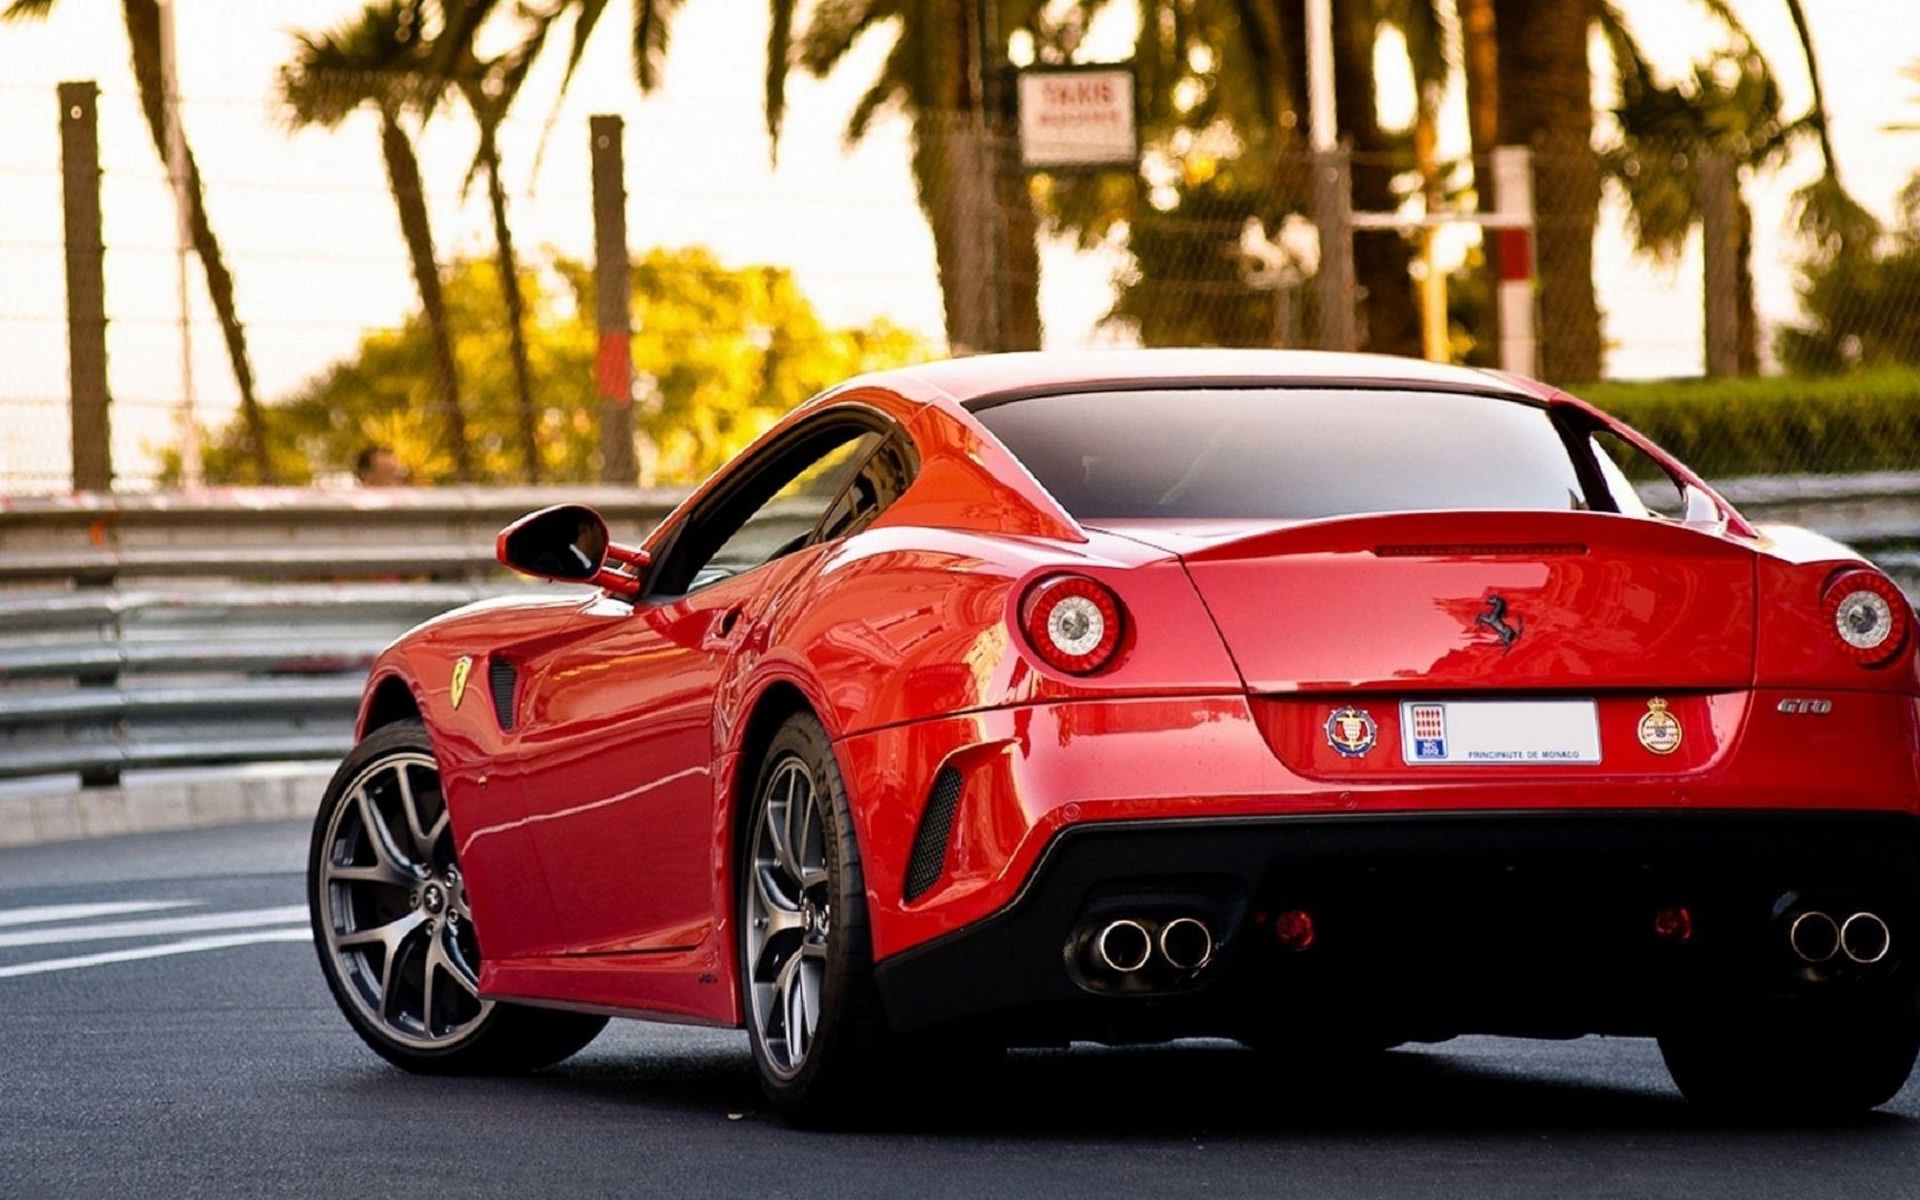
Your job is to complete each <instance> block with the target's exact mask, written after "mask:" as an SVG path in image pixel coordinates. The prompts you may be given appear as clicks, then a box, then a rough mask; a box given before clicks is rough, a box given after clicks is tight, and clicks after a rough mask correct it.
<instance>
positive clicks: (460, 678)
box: [447, 654, 473, 708]
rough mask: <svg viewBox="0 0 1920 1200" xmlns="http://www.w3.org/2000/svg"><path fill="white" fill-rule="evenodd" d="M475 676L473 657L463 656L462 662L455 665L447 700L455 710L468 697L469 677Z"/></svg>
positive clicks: (469, 655) (461, 657)
mask: <svg viewBox="0 0 1920 1200" xmlns="http://www.w3.org/2000/svg"><path fill="white" fill-rule="evenodd" d="M471 674H473V655H471V654H462V655H461V656H460V661H458V662H456V663H454V664H453V683H452V685H451V686H449V687H448V688H447V699H448V700H450V701H452V703H453V706H454V707H455V708H459V707H460V701H462V700H464V699H466V697H467V676H469V675H471Z"/></svg>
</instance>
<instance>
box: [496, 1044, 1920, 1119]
mask: <svg viewBox="0 0 1920 1200" xmlns="http://www.w3.org/2000/svg"><path fill="white" fill-rule="evenodd" d="M1503 1045H1517V1046H1519V1047H1521V1050H1520V1051H1519V1053H1518V1056H1517V1058H1513V1059H1509V1058H1506V1057H1503V1056H1502V1055H1501V1054H1500V1053H1498V1050H1499V1048H1500V1047H1499V1046H1495V1047H1494V1048H1493V1051H1492V1052H1488V1051H1487V1050H1486V1049H1485V1048H1483V1047H1475V1048H1472V1049H1471V1050H1470V1051H1469V1052H1465V1053H1463V1052H1459V1051H1456V1050H1452V1049H1450V1048H1447V1047H1410V1048H1406V1049H1401V1050H1394V1051H1388V1052H1384V1053H1380V1054H1373V1055H1367V1056H1363V1057H1356V1058H1351V1059H1346V1060H1339V1061H1335V1062H1332V1063H1322V1064H1314V1065H1312V1066H1302V1065H1301V1064H1300V1063H1299V1062H1298V1061H1297V1060H1290V1059H1289V1058H1288V1057H1287V1056H1285V1055H1282V1054H1277V1053H1273V1054H1269V1053H1256V1052H1254V1051H1249V1050H1246V1049H1243V1048H1241V1047H1239V1046H1236V1045H1233V1044H1231V1043H1212V1042H1204V1043H1203V1042H1183V1043H1176V1044H1173V1045H1168V1046H1150V1047H1136V1048H1106V1047H1092V1046H1086V1047H1078V1046H1077V1047H1075V1048H1073V1049H1072V1050H1057V1051H1055V1050H1049V1051H1019V1052H1015V1053H1013V1054H1011V1055H1009V1056H1007V1058H1006V1060H1005V1061H1004V1062H994V1063H992V1064H991V1065H988V1066H984V1067H983V1065H982V1064H981V1063H980V1062H979V1061H968V1062H962V1061H952V1062H947V1063H941V1062H939V1061H937V1060H934V1061H930V1062H928V1063H926V1064H924V1065H920V1066H918V1067H916V1068H915V1070H914V1071H913V1072H903V1073H901V1074H900V1075H899V1076H898V1077H897V1078H896V1079H895V1080H893V1081H892V1083H891V1084H890V1085H889V1086H887V1087H886V1088H884V1089H876V1091H877V1092H878V1093H880V1094H878V1095H877V1096H876V1101H877V1102H876V1104H875V1105H874V1106H873V1108H872V1110H871V1111H869V1112H866V1113H863V1114H862V1115H861V1116H860V1118H859V1119H858V1120H857V1121H856V1122H855V1125H856V1126H857V1127H859V1128H862V1129H866V1130H869V1131H872V1132H877V1133H898V1134H929V1133H940V1134H957V1135H965V1136H993V1135H1004V1134H1017V1135H1020V1136H1059V1137H1077V1136H1099V1137H1112V1136H1115V1135H1135V1136H1145V1137H1156V1138H1169V1137H1183V1136H1197V1135H1212V1136H1218V1135H1220V1134H1242V1135H1247V1134H1261V1133H1268V1134H1286V1133H1294V1132H1312V1133H1314V1134H1316V1135H1318V1136H1336V1137H1337V1136H1340V1135H1342V1134H1352V1135H1356V1136H1376V1135H1379V1134H1381V1133H1403V1134H1419V1133H1423V1132H1441V1133H1459V1132H1469V1131H1474V1130H1487V1131H1496V1130H1497V1131H1501V1132H1513V1131H1523V1132H1526V1131H1531V1132H1539V1133H1549V1132H1556V1131H1580V1132H1585V1133H1594V1132H1607V1131H1612V1132H1623V1133H1631V1132H1659V1131H1683V1130H1698V1129H1703V1128H1714V1127H1716V1126H1715V1125H1714V1123H1713V1122H1711V1121H1709V1120H1707V1119H1705V1118H1703V1117H1702V1116H1701V1115H1700V1114H1699V1113H1698V1111H1697V1110H1695V1109H1693V1108H1692V1107H1691V1106H1689V1105H1688V1104H1687V1103H1686V1102H1685V1101H1684V1100H1683V1099H1681V1097H1680V1095H1679V1094H1678V1093H1677V1092H1676V1091H1674V1090H1673V1088H1672V1087H1671V1085H1670V1084H1669V1083H1668V1082H1667V1080H1666V1077H1665V1073H1664V1071H1663V1070H1662V1069H1661V1067H1660V1063H1659V1058H1658V1055H1657V1053H1655V1052H1654V1051H1653V1050H1652V1048H1651V1046H1650V1045H1644V1044H1643V1045H1639V1046H1636V1047H1634V1048H1632V1049H1629V1050H1624V1051H1623V1050H1622V1049H1621V1048H1620V1045H1619V1043H1614V1044H1613V1045H1612V1046H1611V1047H1607V1048H1606V1049H1605V1051H1604V1052H1603V1051H1601V1050H1596V1049H1595V1046H1594V1043H1590V1042H1589V1043H1574V1044H1573V1045H1572V1046H1571V1047H1565V1048H1563V1047H1560V1046H1558V1045H1554V1044H1538V1043H1504V1044H1503ZM1557 1051H1564V1052H1565V1053H1564V1058H1565V1061H1556V1052H1557ZM1602 1057H1604V1059H1605V1061H1604V1062H1603V1063H1600V1064H1598V1065H1597V1066H1596V1064H1595V1063H1594V1061H1593V1060H1595V1059H1600V1058H1602ZM1588 1068H1592V1069H1588ZM527 1086H528V1087H530V1088H535V1089H540V1090H542V1091H549V1092H563V1093H567V1094H569V1095H571V1096H573V1097H575V1098H579V1099H586V1098H593V1099H595V1100H597V1101H599V1102H603V1103H612V1104H615V1105H622V1104H640V1105H644V1106H647V1107H649V1108H662V1109H669V1110H673V1109H677V1110H682V1111H701V1110H704V1111H708V1112H712V1111H715V1110H725V1112H726V1113H727V1115H728V1116H730V1117H734V1118H736V1119H752V1120H756V1121H761V1120H767V1121H771V1120H775V1119H776V1118H775V1117H774V1116H773V1114H772V1113H770V1112H769V1111H768V1110H767V1106H766V1103H765V1101H764V1100H763V1099H762V1097H761V1095H760V1091H759V1087H758V1085H757V1082H756V1080H755V1079H754V1074H753V1063H752V1059H751V1057H750V1056H749V1055H748V1053H747V1050H746V1048H745V1046H744V1045H742V1046H741V1047H739V1049H738V1050H737V1051H729V1050H726V1049H722V1048H715V1049H712V1050H708V1051H705V1052H701V1053H687V1052H684V1051H674V1052H669V1053H665V1054H659V1053H641V1054H638V1055H635V1056H632V1057H628V1056H626V1055H620V1056H618V1057H615V1056H613V1055H609V1054H600V1055H594V1056H590V1057H588V1058H585V1059H582V1060H577V1061H575V1062H573V1063H569V1064H565V1065H563V1066H561V1067H559V1068H556V1069H554V1070H551V1071H548V1072H544V1073H542V1074H541V1075H540V1076H538V1077H536V1078H535V1079H533V1080H530V1081H528V1082H527ZM1916 1124H1920V1123H1917V1122H1915V1121H1914V1120H1913V1119H1911V1118H1909V1117H1906V1116H1902V1115H1898V1114H1892V1113H1886V1112H1881V1113H1874V1114H1871V1115H1869V1116H1866V1117H1864V1118H1861V1119H1860V1120H1858V1121H1855V1122H1852V1123H1850V1124H1849V1125H1847V1126H1846V1127H1845V1130H1846V1132H1849V1133H1853V1134H1866V1135H1868V1136H1872V1135H1873V1134H1874V1133H1875V1132H1876V1131H1878V1132H1880V1133H1887V1132H1896V1133H1898V1134H1899V1135H1900V1136H1902V1137H1903V1138H1905V1137H1909V1136H1911V1134H1912V1133H1913V1131H1914V1129H1915V1127H1916ZM1718 1127H1720V1128H1726V1127H1725V1126H1718Z"/></svg>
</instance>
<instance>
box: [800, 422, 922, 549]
mask: <svg viewBox="0 0 1920 1200" xmlns="http://www.w3.org/2000/svg"><path fill="white" fill-rule="evenodd" d="M915 469H916V463H915V461H914V457H913V451H912V449H911V448H910V447H908V445H907V443H906V439H905V438H903V437H901V436H900V435H898V434H895V435H894V436H893V437H890V438H888V439H887V440H886V441H885V442H883V443H881V445H880V448H879V449H877V450H875V451H874V452H873V454H872V455H870V456H869V457H868V458H867V461H866V463H865V465H863V466H862V467H861V468H860V471H859V473H858V474H856V475H855V476H854V477H853V482H851V483H849V484H848V485H847V490H846V491H845V492H842V493H841V494H840V498H839V499H838V500H836V501H834V504H833V507H832V508H831V509H829V510H828V511H827V515H826V518H825V519H824V520H822V521H821V522H820V532H819V535H818V540H819V541H823V542H830V541H832V540H833V539H835V538H841V537H847V536H848V535H850V534H855V533H859V532H860V531H861V530H862V529H865V528H866V527H867V526H868V525H871V524H872V523H873V519H874V518H875V517H877V516H879V515H880V514H881V513H883V512H885V511H886V510H887V508H888V507H890V506H891V505H892V504H893V502H894V501H895V500H898V499H899V498H900V493H902V492H904V491H906V490H907V485H908V484H909V483H912V482H913V475H914V471H915Z"/></svg>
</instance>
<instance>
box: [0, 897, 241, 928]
mask: <svg viewBox="0 0 1920 1200" xmlns="http://www.w3.org/2000/svg"><path fill="white" fill-rule="evenodd" d="M201 903H203V902H202V901H199V900H123V901H120V902H118V903H114V904H42V905H40V906H38V907H36V908H0V926H7V925H39V924H41V923H43V922H47V921H84V920H86V919H87V918H89V917H117V916H121V915H123V914H126V913H140V912H158V911H159V910H161V909H167V908H192V907H194V906H195V905H197V904H201Z"/></svg>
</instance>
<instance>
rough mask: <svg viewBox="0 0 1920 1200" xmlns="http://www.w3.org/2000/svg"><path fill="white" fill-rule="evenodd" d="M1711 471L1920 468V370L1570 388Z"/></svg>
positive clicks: (1726, 474)
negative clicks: (1811, 377) (1835, 376)
mask: <svg viewBox="0 0 1920 1200" xmlns="http://www.w3.org/2000/svg"><path fill="white" fill-rule="evenodd" d="M1567 390H1569V391H1571V392H1572V393H1573V394H1574V395H1576V396H1579V397H1581V398H1582V399H1585V400H1588V401H1591V402H1592V403H1594V404H1597V405H1599V406H1600V407H1601V408H1603V409H1605V410H1606V411H1607V412H1609V413H1611V414H1613V415H1614V416H1616V417H1618V418H1620V419H1621V420H1623V421H1625V422H1626V423H1627V424H1629V425H1631V426H1633V427H1634V428H1635V429H1638V430H1639V431H1640V432H1642V433H1644V434H1646V435H1647V436H1648V437H1650V438H1652V439H1653V440H1654V441H1656V442H1658V443H1659V444H1660V445H1662V446H1664V447H1666V449H1668V450H1669V451H1671V452H1672V453H1673V454H1674V455H1676V456H1677V457H1678V458H1679V459H1680V461H1682V462H1684V463H1686V464H1687V465H1688V466H1691V467H1692V468H1693V469H1694V470H1696V471H1698V472H1700V473H1701V474H1702V475H1704V476H1706V477H1708V478H1712V479H1725V478H1730V477H1732V476H1736V475H1772V474H1786V473H1794V472H1803V471H1820V472H1840V471H1917V470H1920V370H1916V369H1913V368H1886V369H1881V370H1875V371H1863V372H1861V373H1860V374H1858V375H1850V376H1846V377H1844V378H1819V379H1806V378H1796V379H1669V380H1658V381H1653V382H1645V383H1639V382H1636V383H1593V384H1587V385H1585V386H1583V387H1574V388H1569V389H1567Z"/></svg>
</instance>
